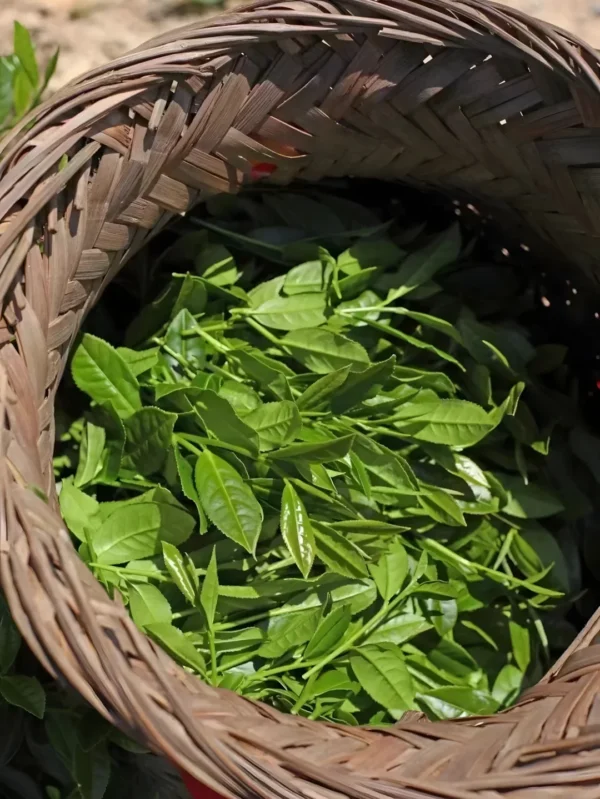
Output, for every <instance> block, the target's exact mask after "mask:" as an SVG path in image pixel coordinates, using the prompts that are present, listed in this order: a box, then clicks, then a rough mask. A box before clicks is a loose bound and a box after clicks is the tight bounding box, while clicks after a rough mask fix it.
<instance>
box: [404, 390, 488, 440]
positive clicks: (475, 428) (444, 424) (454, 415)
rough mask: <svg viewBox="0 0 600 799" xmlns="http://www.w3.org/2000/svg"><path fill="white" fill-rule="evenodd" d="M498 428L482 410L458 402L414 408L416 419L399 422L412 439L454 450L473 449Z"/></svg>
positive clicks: (457, 400) (478, 407)
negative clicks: (459, 448) (461, 448)
mask: <svg viewBox="0 0 600 799" xmlns="http://www.w3.org/2000/svg"><path fill="white" fill-rule="evenodd" d="M495 426H496V425H495V423H494V421H492V420H491V419H490V417H489V416H488V414H487V412H486V411H485V410H484V409H483V408H481V407H480V406H479V405H475V404H474V403H472V402H467V401H466V400H459V399H446V400H440V401H439V402H436V403H433V402H432V403H423V404H421V405H419V406H418V407H416V408H415V416H414V418H412V419H407V420H403V421H402V422H396V427H398V429H400V430H402V432H403V433H406V435H409V436H410V437H411V438H416V439H418V440H419V441H430V442H431V443H433V444H446V445H448V446H451V447H472V446H473V445H475V444H477V443H479V441H481V440H482V439H483V438H485V436H486V435H487V434H488V433H489V432H490V431H491V430H493V428H494V427H495Z"/></svg>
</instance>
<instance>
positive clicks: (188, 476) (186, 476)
mask: <svg viewBox="0 0 600 799" xmlns="http://www.w3.org/2000/svg"><path fill="white" fill-rule="evenodd" d="M173 453H174V456H175V465H176V466H177V472H178V474H179V479H180V481H181V490H182V491H183V495H184V496H185V497H186V498H187V499H189V500H190V502H193V503H194V505H195V506H196V513H197V515H198V525H199V529H198V532H199V533H200V535H204V533H205V532H206V531H207V529H208V522H207V521H206V514H205V513H204V508H203V507H202V503H201V502H200V497H199V496H198V491H197V490H196V484H195V482H194V467H193V466H192V465H191V463H190V462H189V461H188V460H187V458H185V457H184V456H183V455H182V453H181V450H180V449H179V447H178V446H177V444H175V445H174V447H173Z"/></svg>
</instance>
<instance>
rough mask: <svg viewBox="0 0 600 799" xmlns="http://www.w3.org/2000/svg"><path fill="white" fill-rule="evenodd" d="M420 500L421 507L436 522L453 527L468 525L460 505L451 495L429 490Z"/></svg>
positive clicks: (421, 495) (420, 496)
mask: <svg viewBox="0 0 600 799" xmlns="http://www.w3.org/2000/svg"><path fill="white" fill-rule="evenodd" d="M418 500H419V505H420V506H421V507H422V508H423V510H425V511H426V512H427V513H428V514H429V515H430V516H431V518H432V519H434V521H436V522H440V523H441V524H449V525H451V526H455V525H460V526H462V527H465V526H466V524H467V523H466V521H465V517H464V515H463V512H462V510H461V508H460V505H459V504H458V503H457V502H456V500H455V499H453V497H451V496H450V494H447V493H446V492H444V491H439V490H434V489H429V490H428V491H427V493H426V494H420V495H419V497H418Z"/></svg>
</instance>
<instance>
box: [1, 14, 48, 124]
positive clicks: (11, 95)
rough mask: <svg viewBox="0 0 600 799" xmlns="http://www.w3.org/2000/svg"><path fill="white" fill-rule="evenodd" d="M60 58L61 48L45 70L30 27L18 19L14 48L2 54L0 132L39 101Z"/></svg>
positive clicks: (15, 28) (20, 117)
mask: <svg viewBox="0 0 600 799" xmlns="http://www.w3.org/2000/svg"><path fill="white" fill-rule="evenodd" d="M57 61H58V50H56V52H55V53H54V55H53V56H52V58H51V59H50V61H49V62H48V64H47V65H46V68H45V70H44V71H43V72H42V70H41V68H40V64H39V63H38V58H37V56H36V52H35V47H34V45H33V42H32V41H31V35H30V33H29V31H28V30H27V28H25V27H23V25H21V23H20V22H15V27H14V36H13V52H12V53H10V54H9V55H5V56H0V135H1V134H2V133H5V132H6V131H7V130H8V129H9V128H11V127H13V125H15V124H16V123H17V122H18V121H19V120H20V119H22V118H23V117H24V116H25V115H26V114H27V113H28V112H29V111H30V110H31V109H32V108H33V107H34V106H36V105H37V104H38V103H39V102H40V99H41V98H42V95H43V93H44V91H45V90H46V88H47V86H48V83H49V81H50V79H51V78H52V76H53V74H54V72H55V70H56V63H57Z"/></svg>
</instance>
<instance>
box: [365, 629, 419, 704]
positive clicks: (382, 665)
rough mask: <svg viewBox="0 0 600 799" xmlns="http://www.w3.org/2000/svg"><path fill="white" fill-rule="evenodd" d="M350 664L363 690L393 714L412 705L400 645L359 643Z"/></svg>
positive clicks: (407, 675) (410, 688)
mask: <svg viewBox="0 0 600 799" xmlns="http://www.w3.org/2000/svg"><path fill="white" fill-rule="evenodd" d="M350 665H351V667H352V671H353V672H354V674H355V675H356V678H357V680H358V681H359V683H360V684H361V686H362V688H363V690H364V691H366V693H367V694H368V695H369V696H370V697H371V698H372V699H373V700H374V701H375V702H377V703H378V704H380V705H382V706H383V707H384V708H386V710H388V711H389V713H390V714H391V715H392V716H393V717H394V718H396V719H398V718H400V717H401V716H402V713H403V712H404V711H405V710H410V709H412V708H413V707H414V700H415V690H414V687H413V683H412V679H411V676H410V674H409V671H408V669H407V667H406V663H405V661H404V657H403V655H402V651H401V650H400V648H399V647H397V646H395V645H394V644H378V645H373V644H371V645H368V646H362V647H361V648H360V649H358V650H356V651H355V652H354V654H353V655H352V656H351V658H350Z"/></svg>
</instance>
